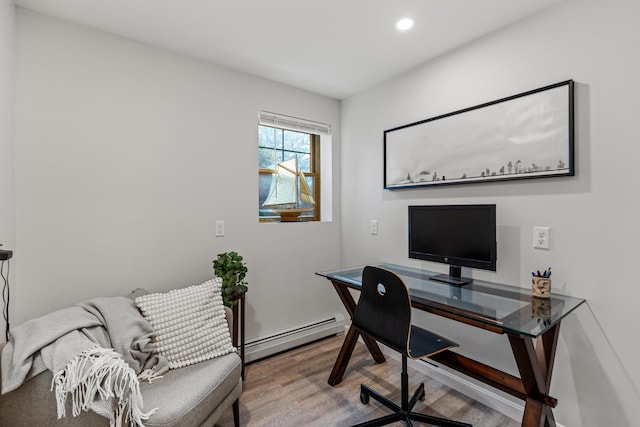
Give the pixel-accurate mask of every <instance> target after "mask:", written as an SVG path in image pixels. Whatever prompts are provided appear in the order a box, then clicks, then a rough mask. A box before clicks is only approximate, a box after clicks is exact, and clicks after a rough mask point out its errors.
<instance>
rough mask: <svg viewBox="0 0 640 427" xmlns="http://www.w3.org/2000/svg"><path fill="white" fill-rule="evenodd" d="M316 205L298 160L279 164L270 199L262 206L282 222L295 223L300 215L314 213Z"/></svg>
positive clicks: (294, 159)
mask: <svg viewBox="0 0 640 427" xmlns="http://www.w3.org/2000/svg"><path fill="white" fill-rule="evenodd" d="M303 203H304V204H306V205H307V206H303V205H302V204H303ZM309 205H310V206H311V207H309ZM315 205H316V202H315V200H313V196H312V194H311V189H310V188H309V185H307V180H306V179H305V176H304V173H303V172H302V171H301V170H300V169H299V168H298V159H297V158H296V157H294V158H292V159H289V160H285V161H284V162H280V163H278V164H277V166H276V172H275V173H274V176H273V179H272V180H271V190H270V191H269V197H267V200H265V202H264V203H263V204H262V206H264V207H269V208H271V211H273V212H275V213H277V214H278V215H280V219H281V220H282V221H295V220H296V219H298V217H299V216H300V214H302V213H304V212H309V211H312V210H313V207H314V206H315Z"/></svg>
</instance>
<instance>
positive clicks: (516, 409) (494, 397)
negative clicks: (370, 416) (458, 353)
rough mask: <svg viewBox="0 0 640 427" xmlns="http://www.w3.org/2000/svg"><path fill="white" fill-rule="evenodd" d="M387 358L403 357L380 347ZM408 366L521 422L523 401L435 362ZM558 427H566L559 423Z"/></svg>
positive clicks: (399, 358) (417, 362)
mask: <svg viewBox="0 0 640 427" xmlns="http://www.w3.org/2000/svg"><path fill="white" fill-rule="evenodd" d="M380 348H381V349H382V352H383V353H384V354H385V356H387V357H390V358H392V359H395V360H401V356H400V354H399V353H397V352H396V351H393V350H390V349H389V348H387V347H385V346H384V345H380ZM408 366H409V367H410V368H412V369H415V370H416V371H418V372H420V373H422V374H424V375H427V376H428V377H429V378H433V379H434V380H436V381H438V382H439V383H441V384H444V385H446V386H447V387H450V388H452V389H454V390H456V391H458V392H460V393H462V394H464V395H465V396H468V397H470V398H471V399H473V400H475V401H476V402H480V403H482V404H483V405H485V406H488V407H489V408H491V409H493V410H494V411H497V412H500V413H501V414H503V415H505V416H507V417H509V418H511V419H513V420H516V421H521V420H522V415H523V413H524V404H523V402H522V401H521V400H519V399H516V398H512V397H511V396H506V395H502V394H499V393H497V392H496V391H495V390H494V389H492V388H490V387H488V386H485V385H483V384H482V383H480V382H479V381H475V380H473V379H469V378H467V377H464V376H462V375H461V374H459V373H458V372H456V371H454V370H452V369H449V368H447V367H444V366H439V365H438V364H436V363H435V362H431V361H424V360H411V359H409V360H408ZM556 425H557V426H558V427H565V426H563V425H562V424H559V423H557V424H556Z"/></svg>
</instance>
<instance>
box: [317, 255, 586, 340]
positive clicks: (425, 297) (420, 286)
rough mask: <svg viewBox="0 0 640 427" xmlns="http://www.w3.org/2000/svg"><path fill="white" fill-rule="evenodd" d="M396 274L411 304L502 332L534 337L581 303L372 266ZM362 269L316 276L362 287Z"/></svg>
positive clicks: (411, 270)
mask: <svg viewBox="0 0 640 427" xmlns="http://www.w3.org/2000/svg"><path fill="white" fill-rule="evenodd" d="M373 265H375V266H377V267H380V268H384V269H387V270H390V271H393V272H394V273H396V274H397V275H398V276H400V278H401V279H402V280H403V281H404V282H405V284H406V285H407V287H408V288H409V293H410V294H411V300H412V302H413V303H414V305H419V306H424V307H427V308H433V309H438V310H441V311H444V312H446V313H450V314H454V315H458V316H462V317H465V318H468V319H470V320H473V321H478V322H481V323H484V324H487V325H492V326H497V327H498V328H500V329H502V330H504V331H505V332H513V333H516V334H518V335H525V336H530V337H537V336H539V335H541V334H543V333H544V332H545V331H546V330H547V329H549V328H550V327H552V326H553V325H555V324H556V323H558V322H559V321H560V320H561V319H562V318H564V317H565V316H566V315H568V314H569V313H571V312H572V311H573V310H575V309H576V308H577V307H578V306H579V305H580V304H582V303H583V302H584V301H585V300H584V299H582V298H575V297H569V296H564V295H559V294H554V293H552V294H551V298H546V299H543V298H534V297H533V296H532V295H531V289H530V288H529V289H527V288H520V287H517V286H511V285H503V284H499V283H492V282H485V281H482V280H477V279H473V282H472V283H469V284H466V285H462V286H459V285H451V284H448V283H443V282H439V281H435V280H430V278H431V277H433V276H436V275H438V274H441V273H436V272H432V271H428V270H422V269H418V268H412V267H405V266H400V265H395V264H385V263H378V264H373ZM363 269H364V266H360V267H350V268H343V269H338V270H330V271H321V272H317V273H316V274H317V275H319V276H322V277H326V278H327V279H330V280H336V281H339V282H342V283H344V284H346V285H347V286H349V287H352V288H355V289H358V288H360V287H361V286H362V270H363Z"/></svg>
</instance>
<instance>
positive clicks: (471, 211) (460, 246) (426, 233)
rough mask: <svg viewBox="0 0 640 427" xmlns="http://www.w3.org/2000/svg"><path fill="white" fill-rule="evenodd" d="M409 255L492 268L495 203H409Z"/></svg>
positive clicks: (455, 274)
mask: <svg viewBox="0 0 640 427" xmlns="http://www.w3.org/2000/svg"><path fill="white" fill-rule="evenodd" d="M409 258H415V259H421V260H426V261H435V262H440V263H444V264H449V265H450V266H451V268H450V273H449V276H451V277H452V278H453V279H452V280H453V281H450V283H457V284H463V283H468V282H469V281H470V279H468V280H463V281H462V282H461V283H459V282H460V281H459V280H457V279H460V267H471V268H479V269H483V270H491V271H496V259H497V256H496V205H434V206H409ZM441 279H443V281H449V280H447V279H449V277H448V276H447V277H442V278H441Z"/></svg>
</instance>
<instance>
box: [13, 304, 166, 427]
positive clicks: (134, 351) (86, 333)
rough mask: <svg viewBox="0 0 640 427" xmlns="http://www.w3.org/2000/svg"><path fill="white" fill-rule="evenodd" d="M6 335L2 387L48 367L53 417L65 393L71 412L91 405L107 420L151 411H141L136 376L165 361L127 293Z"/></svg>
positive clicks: (136, 421) (61, 410)
mask: <svg viewBox="0 0 640 427" xmlns="http://www.w3.org/2000/svg"><path fill="white" fill-rule="evenodd" d="M11 335H12V338H11V341H9V343H7V345H6V346H5V348H4V349H3V353H2V367H1V368H2V393H7V392H9V391H11V390H14V389H16V388H18V387H20V385H21V384H22V383H24V382H25V381H27V380H28V379H30V378H32V377H34V376H36V375H38V374H39V373H41V372H43V371H44V370H45V369H49V370H50V371H51V372H52V373H53V374H54V378H53V382H52V388H54V387H55V391H56V399H57V402H58V418H60V417H62V416H64V415H65V406H66V399H67V395H68V394H70V395H71V401H72V412H73V416H76V415H78V414H79V413H80V412H81V411H83V410H84V411H86V410H88V409H91V410H93V411H94V412H96V413H98V414H100V415H102V416H105V417H107V418H109V420H110V423H111V426H112V427H120V426H121V425H122V422H123V421H124V422H125V423H126V422H127V421H128V422H130V423H131V424H132V425H134V426H136V425H137V426H143V421H144V420H145V419H147V418H148V417H149V415H151V414H152V413H153V411H150V412H147V413H144V412H143V410H142V408H143V402H142V396H141V395H140V390H139V382H138V378H137V376H138V375H139V374H140V376H141V377H144V378H147V379H150V378H154V377H158V376H159V375H161V374H162V373H164V372H166V371H167V370H168V362H167V360H166V359H164V358H162V357H158V356H156V355H153V354H152V351H153V343H152V338H153V328H152V327H151V325H150V324H149V323H148V322H147V321H146V320H145V319H144V318H143V317H142V315H140V313H139V312H138V310H137V308H136V306H135V303H134V302H133V301H132V300H130V299H129V298H125V297H115V298H97V299H93V300H91V301H87V302H85V303H82V304H79V305H77V306H73V307H70V308H67V309H63V310H59V311H56V312H54V313H51V314H48V315H46V316H43V317H40V318H38V319H33V320H30V321H28V322H25V323H24V324H22V325H20V326H18V327H16V328H14V329H13V330H12V331H11ZM111 349H113V350H111ZM123 416H124V417H123ZM123 418H124V420H123Z"/></svg>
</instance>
